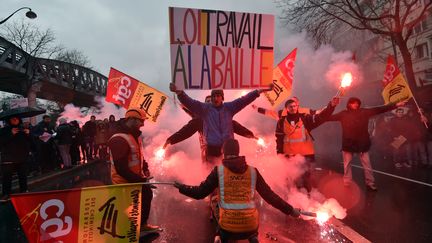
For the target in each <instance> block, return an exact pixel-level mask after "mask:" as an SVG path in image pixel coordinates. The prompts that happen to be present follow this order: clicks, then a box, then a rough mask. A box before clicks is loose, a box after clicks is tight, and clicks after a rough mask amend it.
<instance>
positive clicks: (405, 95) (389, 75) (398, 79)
mask: <svg viewBox="0 0 432 243" xmlns="http://www.w3.org/2000/svg"><path fill="white" fill-rule="evenodd" d="M382 83H383V86H384V88H383V91H382V96H383V98H384V103H385V104H390V103H397V102H399V101H404V100H407V99H409V98H411V97H412V96H413V95H412V92H411V89H410V88H409V85H408V83H407V82H406V80H405V78H404V77H403V75H402V73H401V72H400V71H399V68H398V67H397V66H396V62H395V60H394V58H393V56H391V55H389V56H388V58H387V66H386V70H385V72H384V78H383V81H382Z"/></svg>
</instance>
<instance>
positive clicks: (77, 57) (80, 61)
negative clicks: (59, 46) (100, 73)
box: [54, 49, 93, 69]
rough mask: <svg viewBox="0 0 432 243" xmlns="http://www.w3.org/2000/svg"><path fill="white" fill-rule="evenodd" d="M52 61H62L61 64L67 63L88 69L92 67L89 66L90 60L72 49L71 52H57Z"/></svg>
mask: <svg viewBox="0 0 432 243" xmlns="http://www.w3.org/2000/svg"><path fill="white" fill-rule="evenodd" d="M54 59H56V60H59V61H63V62H68V63H73V64H76V65H80V66H83V67H86V68H89V69H93V67H92V66H91V63H90V60H89V58H88V57H87V56H86V55H84V53H82V52H81V51H79V50H76V49H72V50H63V51H61V52H59V53H58V54H57V55H56V56H55V57H54Z"/></svg>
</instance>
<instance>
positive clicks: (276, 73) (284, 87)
mask: <svg viewBox="0 0 432 243" xmlns="http://www.w3.org/2000/svg"><path fill="white" fill-rule="evenodd" d="M296 55H297V48H295V49H294V50H292V51H291V52H290V54H288V56H286V57H285V58H284V59H283V60H282V61H281V62H280V63H279V64H278V65H277V66H276V67H275V68H273V90H272V91H270V92H265V96H266V98H267V100H268V101H269V102H270V104H271V105H272V107H273V108H275V107H277V106H278V105H280V104H281V103H282V102H283V101H285V100H286V99H288V97H289V96H290V95H291V90H292V83H293V78H294V67H295V60H296Z"/></svg>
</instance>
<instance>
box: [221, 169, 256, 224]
mask: <svg viewBox="0 0 432 243" xmlns="http://www.w3.org/2000/svg"><path fill="white" fill-rule="evenodd" d="M218 176H219V225H220V227H221V228H222V229H224V230H227V231H230V232H236V233H241V232H250V231H254V230H257V229H258V224H259V216H258V210H257V209H256V207H255V202H254V195H255V185H256V179H257V178H256V177H257V175H256V169H255V168H254V167H251V166H248V169H247V170H246V172H244V173H242V174H236V173H234V172H232V171H230V170H229V169H228V168H225V167H224V166H222V165H220V166H218Z"/></svg>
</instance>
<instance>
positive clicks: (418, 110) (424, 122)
mask: <svg viewBox="0 0 432 243" xmlns="http://www.w3.org/2000/svg"><path fill="white" fill-rule="evenodd" d="M412 98H413V100H414V104H415V105H416V107H417V112H418V113H419V114H420V117H422V116H424V114H423V112H422V110H421V109H420V106H419V104H418V103H417V100H416V98H415V97H414V94H413V96H412ZM423 124H424V125H425V127H426V128H429V127H428V125H427V123H426V121H423Z"/></svg>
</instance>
